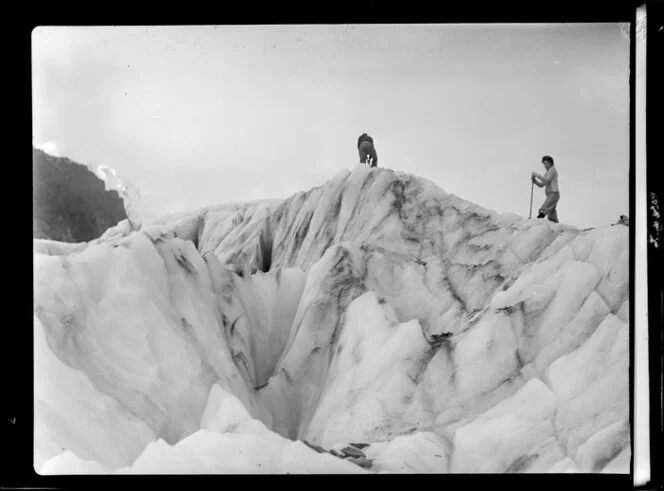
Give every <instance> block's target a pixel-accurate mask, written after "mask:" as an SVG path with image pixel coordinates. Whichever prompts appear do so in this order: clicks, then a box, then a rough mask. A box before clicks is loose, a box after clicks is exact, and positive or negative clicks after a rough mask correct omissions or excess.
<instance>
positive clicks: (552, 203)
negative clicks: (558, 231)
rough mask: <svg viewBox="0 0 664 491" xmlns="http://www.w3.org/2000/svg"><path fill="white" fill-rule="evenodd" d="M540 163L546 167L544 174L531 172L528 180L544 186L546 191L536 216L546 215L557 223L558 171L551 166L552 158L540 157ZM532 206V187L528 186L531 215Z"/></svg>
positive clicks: (542, 216) (538, 185)
mask: <svg viewBox="0 0 664 491" xmlns="http://www.w3.org/2000/svg"><path fill="white" fill-rule="evenodd" d="M542 164H543V165H544V168H545V169H546V174H544V175H543V176H542V175H540V174H538V173H537V172H533V173H532V174H531V175H530V180H531V181H532V183H533V184H534V185H536V186H537V187H539V188H541V187H544V192H545V193H546V199H545V200H544V203H542V206H541V207H540V209H539V214H538V215H537V218H544V217H548V219H549V220H551V221H552V222H554V223H558V213H557V211H556V205H557V204H558V200H559V199H560V190H559V189H558V171H557V170H556V168H555V167H554V166H553V158H551V157H549V156H548V155H545V156H544V157H542ZM532 208H533V187H532V185H531V186H530V209H531V215H532ZM528 218H530V216H528Z"/></svg>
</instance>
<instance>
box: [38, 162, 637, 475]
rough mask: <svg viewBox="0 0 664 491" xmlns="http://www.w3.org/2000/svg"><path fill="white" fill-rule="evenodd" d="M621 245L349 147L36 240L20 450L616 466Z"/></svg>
mask: <svg viewBox="0 0 664 491" xmlns="http://www.w3.org/2000/svg"><path fill="white" fill-rule="evenodd" d="M628 249H629V237H628V229H627V227H624V226H614V227H604V228H597V229H592V230H589V231H579V230H577V229H576V228H573V227H569V226H565V225H561V224H552V223H550V222H547V221H543V220H523V219H521V218H520V217H517V216H514V215H498V214H496V213H495V212H492V211H489V210H486V209H483V208H481V207H479V206H477V205H474V204H472V203H469V202H467V201H464V200H462V199H460V198H458V197H456V196H454V195H452V194H448V193H447V192H445V191H443V190H442V189H440V188H438V187H436V186H435V185H434V184H433V183H431V182H429V181H427V180H425V179H422V178H418V177H415V176H412V175H408V174H403V173H400V172H394V171H391V170H389V169H380V168H374V169H369V168H368V167H365V166H359V167H357V168H355V169H354V170H353V171H352V172H349V171H343V172H340V173H339V174H338V175H337V176H336V177H335V178H334V179H332V180H330V181H328V182H327V183H325V184H324V185H323V186H320V187H318V188H314V189H312V190H310V191H308V192H306V193H304V192H302V193H298V194H296V195H295V196H293V197H291V198H289V199H287V200H284V201H274V200H272V201H265V202H253V203H241V204H231V205H220V206H214V207H209V208H206V209H203V210H199V211H197V212H193V213H183V214H180V215H174V216H170V217H167V218H164V219H161V220H159V221H155V222H153V223H151V224H149V225H146V226H144V227H143V228H141V229H140V230H135V229H132V228H131V226H130V224H129V223H128V222H126V221H125V222H122V223H120V224H119V225H118V226H117V227H115V228H113V229H109V230H108V231H107V232H106V234H104V236H102V237H101V238H99V239H97V240H95V241H92V242H90V243H85V244H61V243H57V242H51V241H41V240H36V241H35V327H34V330H35V468H36V469H37V470H38V472H41V473H45V474H48V473H110V472H117V473H132V472H137V473H153V472H157V473H161V472H176V473H189V472H192V473H200V472H211V473H236V472H240V473H254V472H266V473H285V472H291V473H294V472H326V473H330V472H340V473H342V472H371V471H374V472H381V471H382V472H465V473H468V472H471V473H472V472H547V471H550V472H595V471H605V472H629V459H630V451H629V406H628V404H629V397H628V365H629V352H628V309H629V298H628V294H629V275H628V273H629V270H628V265H629V259H628V258H629V250H628ZM297 440H305V441H306V442H308V443H310V444H312V445H318V446H320V447H323V448H324V449H334V448H337V449H338V448H340V447H342V446H343V445H345V444H348V443H350V442H363V443H366V444H368V446H366V447H364V448H363V449H362V452H363V453H364V455H365V456H366V457H367V458H368V459H369V460H370V461H371V463H372V464H371V465H370V466H369V467H368V469H367V468H361V467H359V466H357V465H355V464H353V463H351V462H350V461H349V460H342V459H339V458H337V457H335V456H333V455H331V454H328V453H317V452H316V451H315V450H314V449H312V447H310V446H307V445H305V444H304V443H302V442H301V441H297Z"/></svg>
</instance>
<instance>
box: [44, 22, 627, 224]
mask: <svg viewBox="0 0 664 491" xmlns="http://www.w3.org/2000/svg"><path fill="white" fill-rule="evenodd" d="M32 41H33V51H32V53H33V125H34V127H33V128H34V129H33V141H34V144H35V145H36V146H40V147H43V148H45V149H47V150H48V151H50V152H51V153H53V154H56V155H64V156H67V157H69V158H71V159H72V160H75V161H77V162H79V163H83V164H86V165H89V166H91V167H94V166H96V165H107V166H111V167H113V168H115V169H116V170H117V172H118V175H119V176H120V177H121V178H124V179H125V180H127V181H128V182H129V183H130V184H132V185H133V186H135V187H136V188H138V189H139V190H140V192H141V194H142V196H143V198H144V200H145V204H146V205H147V206H148V207H149V208H150V210H151V211H152V212H153V213H155V214H157V215H160V214H168V213H172V212H177V211H184V210H188V209H192V208H197V207H200V206H206V205H213V204H218V203H225V202H234V201H249V200H255V199H262V198H286V197H288V196H290V195H292V194H294V193H296V192H298V191H303V190H308V189H310V188H312V187H314V186H319V185H321V184H323V183H324V182H325V181H326V180H328V179H331V178H332V177H334V176H335V175H336V174H337V173H338V172H339V171H340V170H341V169H352V168H353V167H355V165H357V164H358V160H359V159H358V154H357V146H356V145H357V137H358V136H359V135H360V134H361V133H363V132H367V133H369V134H370V135H371V136H372V137H373V138H374V142H375V145H376V149H377V152H378V160H379V165H380V166H381V167H387V168H390V169H395V170H401V171H403V172H407V173H412V174H416V175H419V176H422V177H425V178H428V179H430V180H432V181H434V182H435V183H436V184H438V185H439V186H440V187H442V188H443V189H445V190H446V191H448V192H451V193H454V194H456V195H458V196H460V197H461V198H464V199H468V200H471V201H473V202H475V203H477V204H479V205H481V206H484V207H486V208H490V209H493V210H496V211H498V212H500V213H507V212H509V213H516V214H518V215H521V216H524V217H527V216H528V212H529V204H530V187H531V184H530V173H531V172H532V171H538V172H541V173H542V172H543V171H544V169H543V166H542V164H541V163H540V162H541V157H542V155H544V154H549V155H551V156H553V157H554V159H555V162H556V167H557V168H558V172H559V184H560V192H561V198H560V202H559V205H558V215H559V218H560V220H561V222H563V223H567V224H571V225H574V226H577V227H579V228H585V227H590V226H601V225H608V224H610V223H614V222H615V221H616V220H617V219H618V217H619V216H620V215H621V214H628V212H629V41H628V39H626V38H625V37H624V36H623V35H622V34H621V26H620V25H619V24H564V25H563V24H560V25H489V24H485V25H375V26H352V25H351V26H346V25H332V26H290V25H289V26H286V25H284V26H217V27H215V26H191V27H186V26H175V27H154V26H151V27H41V28H38V29H36V30H35V31H33V35H32ZM543 200H544V191H543V190H542V189H540V188H535V197H534V201H533V216H535V215H536V213H537V208H538V207H539V205H540V204H541V202H542V201H543Z"/></svg>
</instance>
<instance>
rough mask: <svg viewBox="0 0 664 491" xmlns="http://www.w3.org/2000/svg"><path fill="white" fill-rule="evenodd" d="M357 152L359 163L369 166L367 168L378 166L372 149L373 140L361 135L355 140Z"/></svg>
mask: <svg viewBox="0 0 664 491" xmlns="http://www.w3.org/2000/svg"><path fill="white" fill-rule="evenodd" d="M357 150H358V151H359V152H360V162H361V163H363V164H364V163H367V164H369V167H376V166H377V165H378V156H377V155H376V149H375V148H374V144H373V138H371V137H370V136H369V135H367V134H366V133H362V134H361V135H360V137H359V138H358V139H357Z"/></svg>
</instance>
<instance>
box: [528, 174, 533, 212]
mask: <svg viewBox="0 0 664 491" xmlns="http://www.w3.org/2000/svg"><path fill="white" fill-rule="evenodd" d="M533 189H535V181H533V179H532V177H531V178H530V212H529V213H528V220H530V219H531V218H532V216H533Z"/></svg>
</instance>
